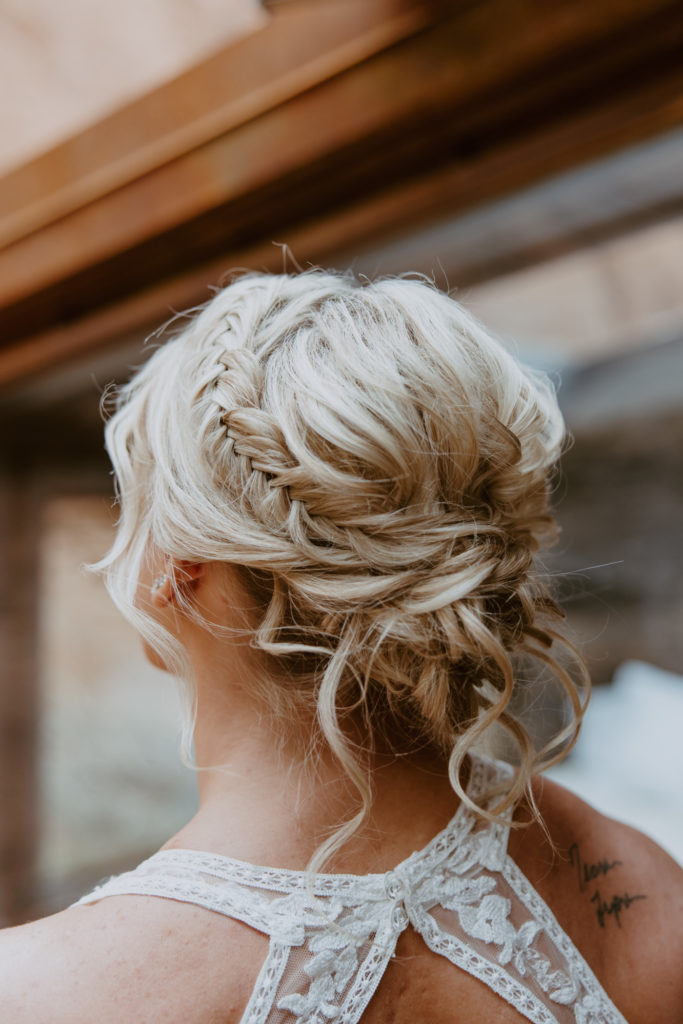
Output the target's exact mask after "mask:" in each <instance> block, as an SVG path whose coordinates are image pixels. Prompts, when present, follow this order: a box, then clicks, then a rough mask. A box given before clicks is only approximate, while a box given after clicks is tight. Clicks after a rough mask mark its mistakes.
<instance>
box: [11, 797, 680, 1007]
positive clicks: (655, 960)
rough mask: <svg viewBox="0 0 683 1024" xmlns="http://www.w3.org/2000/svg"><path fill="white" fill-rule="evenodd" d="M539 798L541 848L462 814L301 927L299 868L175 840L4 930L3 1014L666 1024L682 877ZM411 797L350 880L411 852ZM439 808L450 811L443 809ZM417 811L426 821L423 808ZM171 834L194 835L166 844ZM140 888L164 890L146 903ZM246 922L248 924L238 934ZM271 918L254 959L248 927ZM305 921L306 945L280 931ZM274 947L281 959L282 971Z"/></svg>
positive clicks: (593, 821)
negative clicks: (274, 866)
mask: <svg viewBox="0 0 683 1024" xmlns="http://www.w3.org/2000/svg"><path fill="white" fill-rule="evenodd" d="M425 781H427V780H425ZM429 784H430V794H432V799H431V803H432V805H433V804H434V803H435V801H434V799H433V794H434V785H433V780H429ZM470 785H471V783H470ZM538 787H539V799H540V804H541V810H542V813H543V815H544V819H545V821H546V824H547V827H548V830H549V833H550V835H551V836H552V839H553V842H554V843H555V844H556V846H557V850H556V851H553V849H552V848H551V846H550V844H549V842H548V839H547V838H546V836H545V835H544V833H543V830H542V829H541V828H540V827H539V826H538V825H537V824H536V823H532V824H531V825H530V826H529V827H528V828H525V829H521V830H514V829H513V830H511V832H510V836H509V840H508V841H507V846H508V850H507V852H508V854H509V858H507V861H506V859H505V857H502V858H500V856H499V855H500V854H501V853H503V854H504V852H505V850H504V848H505V844H506V839H507V837H506V834H505V832H506V830H504V829H503V830H501V828H500V827H499V826H493V827H491V826H488V827H487V828H485V829H484V830H483V831H482V830H481V828H480V827H479V826H475V827H474V831H473V832H470V830H469V827H468V824H467V822H468V819H469V815H468V814H467V813H465V809H464V808H463V807H462V805H461V807H460V808H459V809H458V812H457V813H456V815H455V817H454V818H453V820H452V822H451V825H450V827H449V828H448V829H447V830H446V832H445V833H444V832H442V834H441V836H440V837H439V838H438V839H437V840H432V842H431V843H430V844H427V847H426V848H423V850H422V851H421V852H420V853H419V854H418V857H417V858H414V857H413V858H411V860H410V861H409V866H408V867H406V865H405V864H404V865H401V867H399V870H398V872H389V873H388V874H387V875H386V877H385V876H383V875H377V874H374V875H367V874H365V875H363V874H360V873H358V877H357V878H349V876H343V875H339V876H338V877H337V878H336V879H334V878H332V879H330V880H329V882H325V883H324V884H323V886H322V889H319V894H318V903H319V904H322V911H323V913H326V912H329V915H330V921H329V922H325V921H321V920H320V919H319V918H318V919H316V915H315V914H314V915H312V916H311V915H310V914H309V919H308V922H307V924H306V922H305V920H304V916H303V914H302V912H301V906H303V905H304V904H306V903H308V901H309V899H310V897H309V895H308V894H307V893H306V886H307V884H308V883H307V881H306V876H305V875H304V876H302V877H301V879H299V878H297V877H295V876H292V877H288V873H287V872H275V873H272V872H268V873H267V874H265V875H259V874H258V873H254V872H250V871H249V870H248V869H247V870H246V873H245V871H244V870H238V871H237V872H235V866H236V865H238V866H239V862H236V861H234V860H232V859H230V858H227V857H226V852H225V851H226V848H230V845H231V844H230V842H229V839H226V840H225V845H224V846H223V849H222V850H217V849H215V846H216V844H215V842H213V843H210V845H212V846H214V850H213V851H207V853H206V854H202V853H200V852H194V851H190V852H187V851H184V850H182V849H180V848H179V847H178V846H177V845H176V841H174V842H173V843H171V844H169V845H168V847H167V848H166V849H165V850H164V851H161V853H160V854H159V855H157V856H156V857H155V858H152V860H151V861H150V862H148V867H147V869H146V870H145V871H142V872H140V871H138V872H136V873H133V875H131V876H130V877H128V878H126V876H123V877H122V878H121V880H120V881H118V882H117V881H116V880H114V882H113V884H111V883H110V886H111V887H110V889H109V890H107V887H106V886H105V887H104V889H103V892H102V893H100V894H99V895H100V896H101V897H102V896H107V891H109V893H110V895H109V896H107V898H100V900H99V902H95V903H93V904H92V905H84V906H76V907H73V908H71V909H70V910H68V911H66V912H64V913H63V914H61V915H56V916H55V917H53V918H49V919H47V920H46V921H44V922H38V923H36V924H34V925H28V926H24V928H21V929H13V930H11V931H8V932H5V933H2V940H1V942H2V944H1V945H0V971H1V972H2V978H1V981H0V989H1V990H2V992H3V1003H4V1006H5V1007H6V1012H7V1016H6V1017H5V1016H3V1019H7V1020H11V1021H16V1024H23V1022H24V1021H26V1022H28V1021H31V1024H39V1022H42V1021H45V1022H47V1021H50V1022H51V1024H61V1022H62V1021H64V1024H66V1022H67V1021H68V1022H69V1024H80V1022H81V1021H83V1022H85V1021H92V1020H93V1019H96V1020H97V1021H98V1022H102V1024H108V1022H109V1021H112V1022H113V1021H114V1020H116V1021H117V1022H119V1021H121V1020H126V1021H130V1022H131V1024H136V1022H138V1021H139V1022H140V1024H142V1022H143V1021H150V1022H151V1021H156V1020H159V1021H162V1020H163V1021H164V1022H169V1024H175V1022H176V1021H177V1022H178V1024H181V1022H182V1024H213V1022H219V1021H220V1022H221V1024H229V1022H235V1024H237V1022H239V1021H241V1020H244V1021H245V1022H246V1021H249V1022H250V1024H251V1022H252V1021H253V1022H256V1021H268V1022H275V1024H294V1022H295V1021H299V1022H301V1024H313V1022H317V1021H326V1020H329V1019H339V1020H344V1021H348V1022H351V1021H353V1020H357V1019H361V1020H362V1022H363V1024H379V1022H386V1021H393V1022H395V1024H415V1022H421V1021H425V1022H429V1024H446V1022H448V1024H460V1022H463V1024H465V1022H467V1024H472V1022H473V1021H482V1022H484V1021H486V1022H487V1024H488V1022H495V1024H515V1022H518V1021H521V1020H523V1019H530V1020H535V1021H540V1022H543V1024H545V1022H548V1024H551V1022H555V1021H557V1022H558V1024H564V1022H565V1021H566V1022H572V1024H574V1022H576V1024H608V1022H614V1024H617V1022H621V1021H622V1017H621V1016H620V1015H619V1012H618V1011H621V1014H623V1017H624V1018H625V1019H626V1020H627V1021H628V1022H629V1024H639V1022H641V1021H642V1022H643V1024H645V1022H648V1024H649V1022H652V1021H654V1020H657V1021H659V1020H662V1021H676V1020H678V1019H679V1016H677V1015H680V1013H681V1008H682V1007H683V992H682V991H681V987H682V986H681V982H680V972H678V973H677V968H678V966H679V964H680V962H681V954H683V939H682V938H681V934H680V929H679V928H678V927H677V918H676V914H675V913H672V910H674V909H675V908H674V907H673V906H672V901H675V899H676V898H678V900H679V902H680V899H681V882H680V871H679V869H678V868H677V867H676V865H674V864H673V862H671V861H670V860H669V859H668V858H667V857H666V855H665V854H663V853H662V852H661V851H660V850H659V849H658V848H657V847H656V846H655V845H654V844H652V843H650V842H649V841H648V840H646V839H645V838H644V837H642V836H640V835H639V834H637V833H635V832H633V831H632V830H630V829H628V828H626V827H625V826H621V825H618V824H616V823H614V822H611V821H609V820H607V819H604V818H602V816H600V815H598V814H597V813H596V812H595V811H593V810H591V809H590V808H588V807H586V805H585V804H582V803H581V802H580V801H578V800H577V799H576V798H574V797H572V796H571V795H570V794H568V793H566V792H565V791H563V790H561V789H560V788H558V787H556V786H553V785H551V784H548V783H539V784H538ZM418 789H419V786H418V787H416V789H415V792H414V794H413V799H409V800H408V803H407V806H406V808H405V815H404V817H403V820H402V821H401V822H400V825H399V827H397V829H396V830H395V834H394V835H393V836H392V838H391V842H390V843H389V844H386V843H383V842H382V841H381V840H380V841H377V840H375V841H374V842H372V843H371V844H370V847H369V849H367V848H366V850H365V851H363V849H362V846H363V844H360V845H358V847H357V850H356V854H355V859H356V862H357V863H356V865H355V867H356V868H359V867H360V865H361V863H362V860H363V858H365V860H366V862H367V861H371V866H372V867H373V869H376V868H377V866H378V865H377V859H378V858H381V857H382V854H383V852H384V853H385V854H388V860H389V863H391V864H392V865H396V860H395V856H396V852H397V851H400V850H401V848H403V850H402V852H405V851H406V850H408V849H409V848H410V846H411V836H413V835H415V834H420V833H421V832H422V831H423V829H424V827H425V826H424V821H423V820H421V819H422V818H424V815H420V813H419V808H418V807H417V805H416V802H415V799H414V798H415V796H416V795H417V790H418ZM445 796H446V794H445V792H444V797H445ZM436 802H438V801H436ZM443 804H444V810H446V813H448V811H447V797H446V799H444V800H443ZM522 813H523V812H522ZM427 817H428V818H429V820H430V821H433V818H434V814H433V807H432V808H431V809H430V811H429V814H428V815H427ZM470 824H472V822H470ZM190 827H191V826H190ZM275 831H276V833H277V831H278V830H277V827H276V829H275ZM484 835H486V836H487V839H486V841H485V842H484V843H483V844H482V842H481V841H480V840H481V837H483V836H484ZM200 836H201V830H200V831H198V832H197V838H198V839H199V838H200ZM477 837H479V840H478V839H477ZM206 838H208V837H206ZM277 839H278V837H277V835H274V836H273V841H274V843H275V844H277ZM188 841H189V842H192V833H191V832H189V833H186V834H184V835H181V836H180V837H178V840H177V842H178V843H181V844H182V845H183V846H184V845H185V844H186V843H187V842H188ZM449 844H450V846H449ZM221 845H222V844H221ZM387 845H388V846H389V847H390V850H389V851H386V850H385V851H383V850H382V847H383V846H385V847H386V846H387ZM449 849H450V853H449V852H448V850H449ZM273 852H276V846H274V848H273ZM392 855H393V859H392ZM275 859H276V861H277V860H279V858H277V857H275ZM404 859H405V858H404ZM477 862H478V863H477ZM506 863H507V867H506ZM444 865H445V866H446V868H447V870H446V871H445V872H444V871H443V870H442V868H443V867H444ZM259 878H260V879H261V881H262V882H263V885H264V888H263V889H258V888H256V887H254V888H252V889H251V896H252V898H251V899H249V898H248V899H246V900H245V899H244V894H245V892H246V893H247V895H248V894H249V885H248V886H247V888H246V889H244V888H243V889H242V890H241V893H240V891H239V884H240V883H244V882H245V881H246V882H247V883H249V884H253V885H254V886H256V884H257V883H258V881H259ZM325 878H327V876H325ZM292 882H294V885H295V886H296V885H298V884H299V882H300V883H301V884H300V886H299V895H300V897H301V899H302V902H299V903H298V904H297V903H296V901H295V902H292V900H291V898H290V899H289V902H288V906H286V907H285V906H283V905H282V904H281V903H280V906H279V909H278V913H277V916H276V917H275V916H272V917H271V919H270V920H269V921H268V920H265V922H260V920H259V918H258V915H259V913H261V914H263V913H264V909H265V910H266V917H267V908H268V906H270V907H273V906H275V905H276V903H277V902H278V901H282V900H283V899H284V900H285V902H287V900H288V892H289V891H290V890H291V884H292ZM510 883H512V884H513V886H514V887H515V888H513V889H511V888H510ZM236 884H237V886H238V888H237V889H235V885H236ZM319 884H320V883H319ZM266 886H267V887H268V888H266ZM273 886H275V887H276V888H275V890H273V889H272V888H271V887H273ZM288 887H289V888H288ZM515 889H516V892H515ZM532 890H535V892H536V894H537V896H538V897H540V900H539V899H538V898H537V897H535V896H534V895H533V891H532ZM117 892H123V893H126V892H127V893H129V895H116V893H117ZM154 892H156V893H159V894H163V895H165V896H170V897H171V898H170V899H169V898H166V899H164V898H159V896H156V895H154V896H153V895H144V893H154ZM520 894H521V895H522V897H523V902H522V900H521V899H520V898H519V897H520ZM97 896H98V893H95V894H94V897H95V898H96V897H97ZM321 896H322V899H321ZM596 896H597V898H596ZM510 897H512V899H511V900H510ZM272 899H274V902H273V903H271V900H272ZM181 900H182V901H183V902H180V901H181ZM507 900H510V903H511V904H512V905H511V906H510V903H507V904H506V901H507ZM541 901H543V903H545V904H547V905H548V906H549V908H550V910H551V911H552V913H553V916H554V918H556V919H557V920H556V922H555V921H554V920H552V919H549V918H546V916H545V909H544V907H543V905H542V903H541ZM191 904H193V905H191ZM446 905H447V906H446ZM208 907H213V909H207V908H208ZM444 907H445V909H444ZM340 908H341V910H340ZM319 909H320V907H319ZM233 915H235V916H233ZM250 915H251V926H250V925H248V924H245V923H243V921H244V920H247V921H248V920H250ZM237 916H241V917H242V919H243V921H240V920H238V919H237ZM679 920H680V917H679ZM392 922H393V928H392ZM268 925H270V927H271V931H272V932H273V935H272V937H271V940H270V942H271V945H270V953H269V946H268V940H267V938H266V936H265V934H263V932H259V931H258V930H257V929H259V927H262V928H266V927H267V926H268ZM302 925H303V926H304V931H305V932H306V933H307V935H306V937H305V938H304V936H303V933H302V934H298V935H297V934H296V932H297V929H299V928H301V926H302ZM520 925H521V927H520ZM387 927H388V929H389V930H388V931H385V932H384V933H383V932H382V928H387ZM677 933H678V934H677ZM302 939H303V942H302ZM425 940H426V941H425ZM393 942H396V945H395V949H394V947H393V945H392V948H391V949H389V948H388V945H390V944H392V943H393ZM449 943H450V947H449ZM430 945H431V946H432V948H431V949H430V948H429V946H430ZM280 947H282V948H283V949H285V951H286V957H287V958H291V959H289V962H288V965H287V966H284V965H283V963H282V956H279V955H278V949H279V948H280ZM392 951H393V955H391V956H390V957H389V956H388V955H387V954H389V953H392ZM577 951H578V955H577ZM558 954H559V955H558ZM269 957H270V959H269V962H268V965H267V966H266V967H265V968H264V966H263V965H264V963H265V962H266V961H267V960H268V958H269ZM314 959H315V961H316V962H315V963H313V960H314ZM584 959H585V960H586V961H587V964H588V969H586V967H585V965H584V964H583V960H584ZM452 961H454V962H452ZM312 963H313V966H311V965H312ZM38 965H39V966H38ZM46 967H47V968H48V970H47V971H46V969H45V968H46ZM306 967H308V970H306ZM280 975H282V980H281V979H280ZM477 975H478V977H477ZM593 975H594V976H595V978H597V981H598V982H599V983H600V985H601V986H602V988H604V990H605V991H606V993H607V996H608V997H609V999H607V998H605V997H603V994H602V989H601V988H600V986H598V985H597V983H596V982H595V981H594V979H593ZM354 985H355V986H356V997H355V1000H354V998H351V992H352V988H353V986H354ZM375 986H377V988H376V991H375ZM677 989H678V990H677ZM544 990H545V991H544ZM259 993H260V994H259ZM264 993H265V995H264ZM269 999H270V1002H269ZM368 1000H369V1001H368ZM610 1000H612V1001H613V1002H614V1004H615V1005H616V1007H618V1011H617V1010H615V1009H613V1008H612V1007H611V1002H610ZM366 1001H368V1002H367V1008H365V1009H363V1008H364V1005H365V1002H366ZM278 1002H279V1004H280V1007H279V1009H278V1007H277V1004H278ZM271 1004H272V1005H271ZM342 1006H344V1012H343V1013H342V1015H341V1016H340V1015H339V1012H340V1008H341V1007H342ZM354 1007H355V1012H354ZM245 1008H248V1012H247V1013H246V1015H245ZM361 1013H362V1016H358V1015H357V1014H361ZM335 1014H336V1016H335Z"/></svg>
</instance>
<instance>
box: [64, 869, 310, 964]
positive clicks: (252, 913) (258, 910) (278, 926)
mask: <svg viewBox="0 0 683 1024" xmlns="http://www.w3.org/2000/svg"><path fill="white" fill-rule="evenodd" d="M217 881H219V882H220V884H216V883H217ZM108 896H161V897H164V898H165V899H171V900H176V901H177V902H179V903H191V904H194V905H196V906H200V907H204V908H205V909H206V910H213V911H215V912H216V913H218V914H223V915H224V916H225V917H232V918H235V919H236V920H238V921H242V922H243V923H244V924H247V925H249V926H250V927H251V928H254V929H256V931H259V932H263V933H264V934H266V935H270V936H271V937H272V938H274V939H277V940H278V941H280V942H282V943H285V944H286V945H287V946H293V945H294V946H298V945H301V943H302V942H303V941H304V938H305V933H304V928H303V925H302V924H301V923H300V922H298V921H294V920H292V918H291V916H289V915H288V914H286V913H282V912H281V911H280V907H279V905H278V901H277V900H276V901H271V900H270V899H269V898H268V897H267V896H264V895H262V894H261V893H259V892H256V891H255V890H253V889H246V888H245V887H244V886H241V885H239V884H235V883H232V882H229V881H227V880H226V879H220V880H217V879H215V878H213V877H212V876H210V875H198V874H196V873H194V872H193V871H191V870H187V869H186V870H183V869H182V866H181V865H178V866H177V868H176V870H175V871H163V870H161V869H159V868H158V866H157V865H156V864H154V858H150V860H149V861H146V862H145V863H144V864H142V865H140V867H139V868H137V869H136V870H135V871H129V872H127V873H126V874H123V875H117V876H115V877H114V878H110V879H109V881H107V882H104V883H103V884H102V885H99V886H97V888H96V889H94V890H93V892H91V893H88V894H87V895H86V896H83V897H82V898H81V899H80V900H78V902H77V903H76V904H74V905H75V906H81V905H85V904H88V903H96V902H97V901H98V900H101V899H104V898H106V897H108Z"/></svg>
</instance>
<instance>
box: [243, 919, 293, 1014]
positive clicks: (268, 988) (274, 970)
mask: <svg viewBox="0 0 683 1024" xmlns="http://www.w3.org/2000/svg"><path fill="white" fill-rule="evenodd" d="M289 955H290V946H288V945H287V944H286V943H282V942H277V941H276V940H275V939H271V940H270V948H269V949H268V956H267V957H266V959H265V960H264V962H263V967H262V968H261V970H260V972H259V976H258V978H257V979H256V984H255V985H254V989H253V991H252V993H251V997H250V999H249V1002H248V1003H247V1005H246V1008H245V1010H244V1013H243V1015H242V1018H241V1021H240V1024H266V1021H267V1020H268V1016H269V1014H270V1011H271V1010H272V1008H273V1003H274V1001H275V996H276V993H277V990H278V988H279V986H280V982H281V981H282V975H283V974H284V973H285V968H286V966H287V961H288V959H289Z"/></svg>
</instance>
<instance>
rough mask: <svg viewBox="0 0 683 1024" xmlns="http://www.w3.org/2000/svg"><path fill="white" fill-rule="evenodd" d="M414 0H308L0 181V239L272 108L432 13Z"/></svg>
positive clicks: (111, 188) (282, 11) (289, 6)
mask: <svg viewBox="0 0 683 1024" xmlns="http://www.w3.org/2000/svg"><path fill="white" fill-rule="evenodd" d="M428 11H429V5H428V4H425V3H424V2H422V3H419V2H416V0H412V2H411V0H373V2H371V3H368V0H325V3H324V4H320V3H319V2H318V0H304V2H301V0H300V2H297V3H289V4H286V5H284V6H283V7H282V8H280V9H278V10H277V11H276V12H275V15H274V16H273V17H269V16H268V15H266V14H265V12H264V15H263V27H262V28H261V29H260V31H255V32H253V33H252V34H250V35H248V36H246V37H244V38H242V39H240V41H239V42H238V43H236V44H235V43H231V44H230V45H229V46H228V47H226V48H225V49H223V50H221V51H219V52H218V53H216V54H213V55H212V56H210V57H209V58H207V59H206V60H204V61H203V62H202V63H200V64H198V65H197V66H195V67H193V68H190V69H189V70H188V71H186V72H185V73H183V74H181V75H179V76H178V77H177V78H175V79H173V80H172V81H170V82H167V83H165V84H164V85H162V86H160V87H158V88H156V89H154V90H152V91H151V92H149V93H147V94H146V95H144V96H142V97H140V98H139V99H137V100H135V101H134V102H132V103H130V104H127V105H126V106H124V107H122V108H121V109H120V110H117V111H115V112H114V113H112V114H110V115H109V116H108V117H105V118H103V119H102V120H101V121H99V122H98V123H97V124H95V125H93V126H92V127H89V128H87V129H86V130H85V131H83V132H81V133H79V134H78V135H76V136H75V137H73V138H70V139H67V140H65V141H64V142H62V143H61V144H60V145H58V146H56V147H54V148H53V149H51V150H50V151H49V152H47V153H45V154H43V155H41V156H39V157H37V158H36V159H34V160H32V161H30V162H29V163H28V164H26V165H25V166H23V167H19V168H17V169H16V170H14V171H12V172H11V173H10V174H8V175H6V176H5V177H4V178H2V179H0V246H6V245H9V244H10V243H11V242H12V241H15V240H16V239H18V238H22V237H25V236H26V235H28V234H30V233H32V232H34V231H36V230H38V229H39V228H42V227H44V226H45V225H46V224H49V223H52V222H53V221H56V220H59V219H60V218H62V217H65V216H67V215H68V214H70V213H72V212H73V211H74V210H77V209H79V208H80V207H83V206H86V205H87V204H89V203H92V202H94V201H96V200H97V199H99V198H101V197H102V196H104V195H107V194H108V193H110V192H114V191H115V190H116V189H118V188H121V187H123V186H124V185H127V184H128V183H129V182H131V181H135V180H136V179H138V178H141V177H143V176H144V175H146V174H150V173H151V172H153V171H155V170H156V169H157V168H158V167H161V166H163V165H164V164H167V163H169V162H171V161H172V160H175V159H177V158H178V157H182V156H183V155H184V154H186V153H189V152H191V151H192V150H194V149H196V148H198V147H199V146H202V145H203V144H204V143H206V142H207V141H209V140H211V139H213V138H216V137H217V136H220V135H224V134H226V133H227V132H229V131H232V130H234V129H235V128H236V127H238V126H239V125H241V124H244V123H246V122H248V121H251V120H253V119H254V118H256V117H258V116H259V115H260V114H262V113H263V112H264V111H267V110H272V109H273V108H275V107H277V106H278V105H279V104H281V103H284V102H286V101H287V100H288V99H290V98H291V97H292V96H296V95H298V94H299V93H301V92H304V91H305V90H306V89H309V88H311V87H312V86H314V85H316V84H317V83H318V82H320V81H324V80H325V79H327V78H330V77H332V76H333V75H335V74H337V73H338V72H339V71H343V70H344V69H345V68H347V67H349V66H352V65H354V64H356V63H358V62H360V61H362V60H364V59H365V58H366V57H368V56H371V55H372V54H373V53H375V52H377V51H378V50H381V49H384V48H385V47H387V46H389V45H390V44H391V43H393V42H395V41H396V40H397V39H400V38H403V37H404V36H405V35H406V34H409V33H410V32H412V31H415V30H416V28H418V27H420V26H421V25H423V24H424V23H425V22H426V21H427V20H428Z"/></svg>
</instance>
